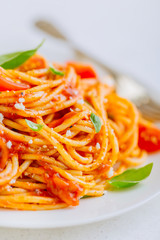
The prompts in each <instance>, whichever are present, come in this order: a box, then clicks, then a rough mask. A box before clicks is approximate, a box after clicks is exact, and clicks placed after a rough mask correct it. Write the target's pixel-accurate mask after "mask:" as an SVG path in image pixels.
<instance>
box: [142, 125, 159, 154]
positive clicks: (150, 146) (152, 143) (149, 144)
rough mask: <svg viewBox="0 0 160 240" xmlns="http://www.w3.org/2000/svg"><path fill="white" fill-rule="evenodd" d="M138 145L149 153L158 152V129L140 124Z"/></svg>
mask: <svg viewBox="0 0 160 240" xmlns="http://www.w3.org/2000/svg"><path fill="white" fill-rule="evenodd" d="M138 145H139V147H140V148H141V149H143V150H146V151H147V152H150V153H151V152H156V151H160V129H158V128H156V127H155V126H148V125H143V124H140V125H139V141H138Z"/></svg>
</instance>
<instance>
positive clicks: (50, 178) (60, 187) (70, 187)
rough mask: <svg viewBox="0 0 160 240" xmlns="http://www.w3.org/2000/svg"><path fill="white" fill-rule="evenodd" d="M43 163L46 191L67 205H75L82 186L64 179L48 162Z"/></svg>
mask: <svg viewBox="0 0 160 240" xmlns="http://www.w3.org/2000/svg"><path fill="white" fill-rule="evenodd" d="M42 164H43V163H42ZM43 165H44V169H45V170H47V173H45V179H46V183H47V191H48V193H49V194H50V195H52V196H56V197H58V198H59V199H60V200H61V201H63V202H65V203H67V204H68V205H72V206H77V205H78V204H79V198H80V196H81V193H82V192H83V187H81V186H80V185H79V184H78V183H77V182H75V181H71V180H68V179H65V178H64V177H62V176H61V175H60V174H59V173H56V172H55V171H54V170H53V169H52V168H51V167H50V166H49V165H48V164H43Z"/></svg>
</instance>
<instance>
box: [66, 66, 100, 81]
mask: <svg viewBox="0 0 160 240" xmlns="http://www.w3.org/2000/svg"><path fill="white" fill-rule="evenodd" d="M67 66H71V67H73V68H74V69H75V71H76V73H77V74H78V75H79V76H80V77H81V78H97V73H96V72H95V70H94V69H93V67H92V66H90V65H88V64H83V63H79V62H67Z"/></svg>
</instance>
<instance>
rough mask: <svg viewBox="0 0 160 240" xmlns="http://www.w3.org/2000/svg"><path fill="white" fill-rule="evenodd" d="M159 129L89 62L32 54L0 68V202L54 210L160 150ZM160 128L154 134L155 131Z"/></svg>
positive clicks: (95, 192)
mask: <svg viewBox="0 0 160 240" xmlns="http://www.w3.org/2000/svg"><path fill="white" fill-rule="evenodd" d="M158 131H159V130H158V129H157V128H156V127H154V126H153V124H152V123H151V122H148V121H147V120H145V119H143V118H142V116H141V114H140V113H139V111H138V110H137V108H136V107H135V106H134V104H132V103H131V102H129V101H128V100H126V99H123V98H121V97H119V96H118V95H117V94H116V92H115V89H114V87H111V86H108V85H107V84H103V83H101V82H100V80H99V78H98V75H97V73H96V72H95V70H94V69H93V68H92V67H91V66H89V65H86V64H81V63H76V62H68V63H66V64H64V65H59V64H56V63H53V64H52V66H50V65H49V63H48V62H47V60H46V59H44V58H43V57H41V56H39V55H37V54H34V55H33V56H32V57H30V58H29V59H28V60H26V61H25V62H24V63H23V64H21V65H20V66H18V67H15V68H10V67H8V68H7V67H5V66H3V65H1V67H0V207H2V208H11V209H20V210H51V209H59V208H65V207H68V206H76V205H78V204H79V200H80V199H81V198H82V197H85V196H91V197H93V196H94V197H96V196H97V197H98V196H102V195H103V194H104V191H105V190H106V189H107V188H109V184H108V183H107V180H109V179H111V178H112V177H114V176H117V175H119V174H121V173H123V172H124V171H125V170H127V169H128V168H130V167H135V166H139V165H141V164H143V163H144V162H145V160H146V156H147V154H148V153H147V152H155V151H158V150H159V149H160V137H159V136H160V135H159V132H158ZM157 132H158V133H157Z"/></svg>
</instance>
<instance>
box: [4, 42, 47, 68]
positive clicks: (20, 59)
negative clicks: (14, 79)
mask: <svg viewBox="0 0 160 240" xmlns="http://www.w3.org/2000/svg"><path fill="white" fill-rule="evenodd" d="M43 43H44V40H43V41H42V42H41V43H40V44H39V45H38V46H37V47H36V48H35V49H32V50H28V51H21V52H14V53H9V54H5V55H0V66H1V67H3V68H5V69H14V68H16V67H19V66H20V65H22V64H23V63H24V62H25V61H27V60H28V59H29V58H30V57H32V56H33V55H34V54H35V53H36V52H37V50H38V49H39V48H40V47H41V46H42V44H43Z"/></svg>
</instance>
